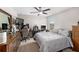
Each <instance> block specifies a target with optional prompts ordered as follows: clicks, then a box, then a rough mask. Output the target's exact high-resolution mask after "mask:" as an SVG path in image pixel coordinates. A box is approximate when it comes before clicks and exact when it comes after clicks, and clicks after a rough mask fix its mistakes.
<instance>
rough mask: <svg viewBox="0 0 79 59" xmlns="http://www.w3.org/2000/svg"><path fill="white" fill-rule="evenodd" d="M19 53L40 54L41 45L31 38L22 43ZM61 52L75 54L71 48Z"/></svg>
mask: <svg viewBox="0 0 79 59" xmlns="http://www.w3.org/2000/svg"><path fill="white" fill-rule="evenodd" d="M17 52H39V45H38V44H37V42H36V41H35V40H34V39H33V38H30V40H26V41H22V42H21V44H20V46H19V49H18V51H17ZM61 52H73V51H72V50H71V49H70V48H67V49H64V50H62V51H61Z"/></svg>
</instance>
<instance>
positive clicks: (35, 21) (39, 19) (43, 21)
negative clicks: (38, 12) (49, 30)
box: [18, 15, 47, 29]
mask: <svg viewBox="0 0 79 59" xmlns="http://www.w3.org/2000/svg"><path fill="white" fill-rule="evenodd" d="M18 17H20V18H23V19H24V24H26V23H29V25H30V27H31V28H33V26H34V25H37V26H38V27H39V29H40V26H41V25H46V26H47V18H46V17H44V16H31V15H19V16H18Z"/></svg>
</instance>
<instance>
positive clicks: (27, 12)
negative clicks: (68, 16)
mask: <svg viewBox="0 0 79 59" xmlns="http://www.w3.org/2000/svg"><path fill="white" fill-rule="evenodd" d="M47 8H50V9H51V10H50V11H46V13H47V15H44V14H41V15H40V16H50V15H53V14H56V13H59V12H61V11H64V10H67V9H69V8H70V7H42V10H44V9H47ZM13 9H14V10H15V11H16V12H17V14H18V15H19V14H21V15H37V14H38V13H31V12H37V10H36V9H34V8H33V7H13Z"/></svg>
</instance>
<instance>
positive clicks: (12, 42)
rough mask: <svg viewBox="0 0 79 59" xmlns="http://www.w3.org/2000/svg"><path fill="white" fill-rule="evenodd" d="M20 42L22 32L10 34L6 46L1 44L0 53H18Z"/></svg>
mask: <svg viewBox="0 0 79 59" xmlns="http://www.w3.org/2000/svg"><path fill="white" fill-rule="evenodd" d="M20 40H21V35H20V32H17V33H16V35H12V34H8V37H7V42H6V44H0V52H16V51H17V49H18V47H19V45H20Z"/></svg>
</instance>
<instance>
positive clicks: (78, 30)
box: [72, 26, 79, 51]
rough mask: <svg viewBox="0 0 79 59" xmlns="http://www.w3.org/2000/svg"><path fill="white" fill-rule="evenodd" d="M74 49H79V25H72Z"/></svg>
mask: <svg viewBox="0 0 79 59" xmlns="http://www.w3.org/2000/svg"><path fill="white" fill-rule="evenodd" d="M72 42H73V45H74V46H73V50H75V51H79V26H72Z"/></svg>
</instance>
